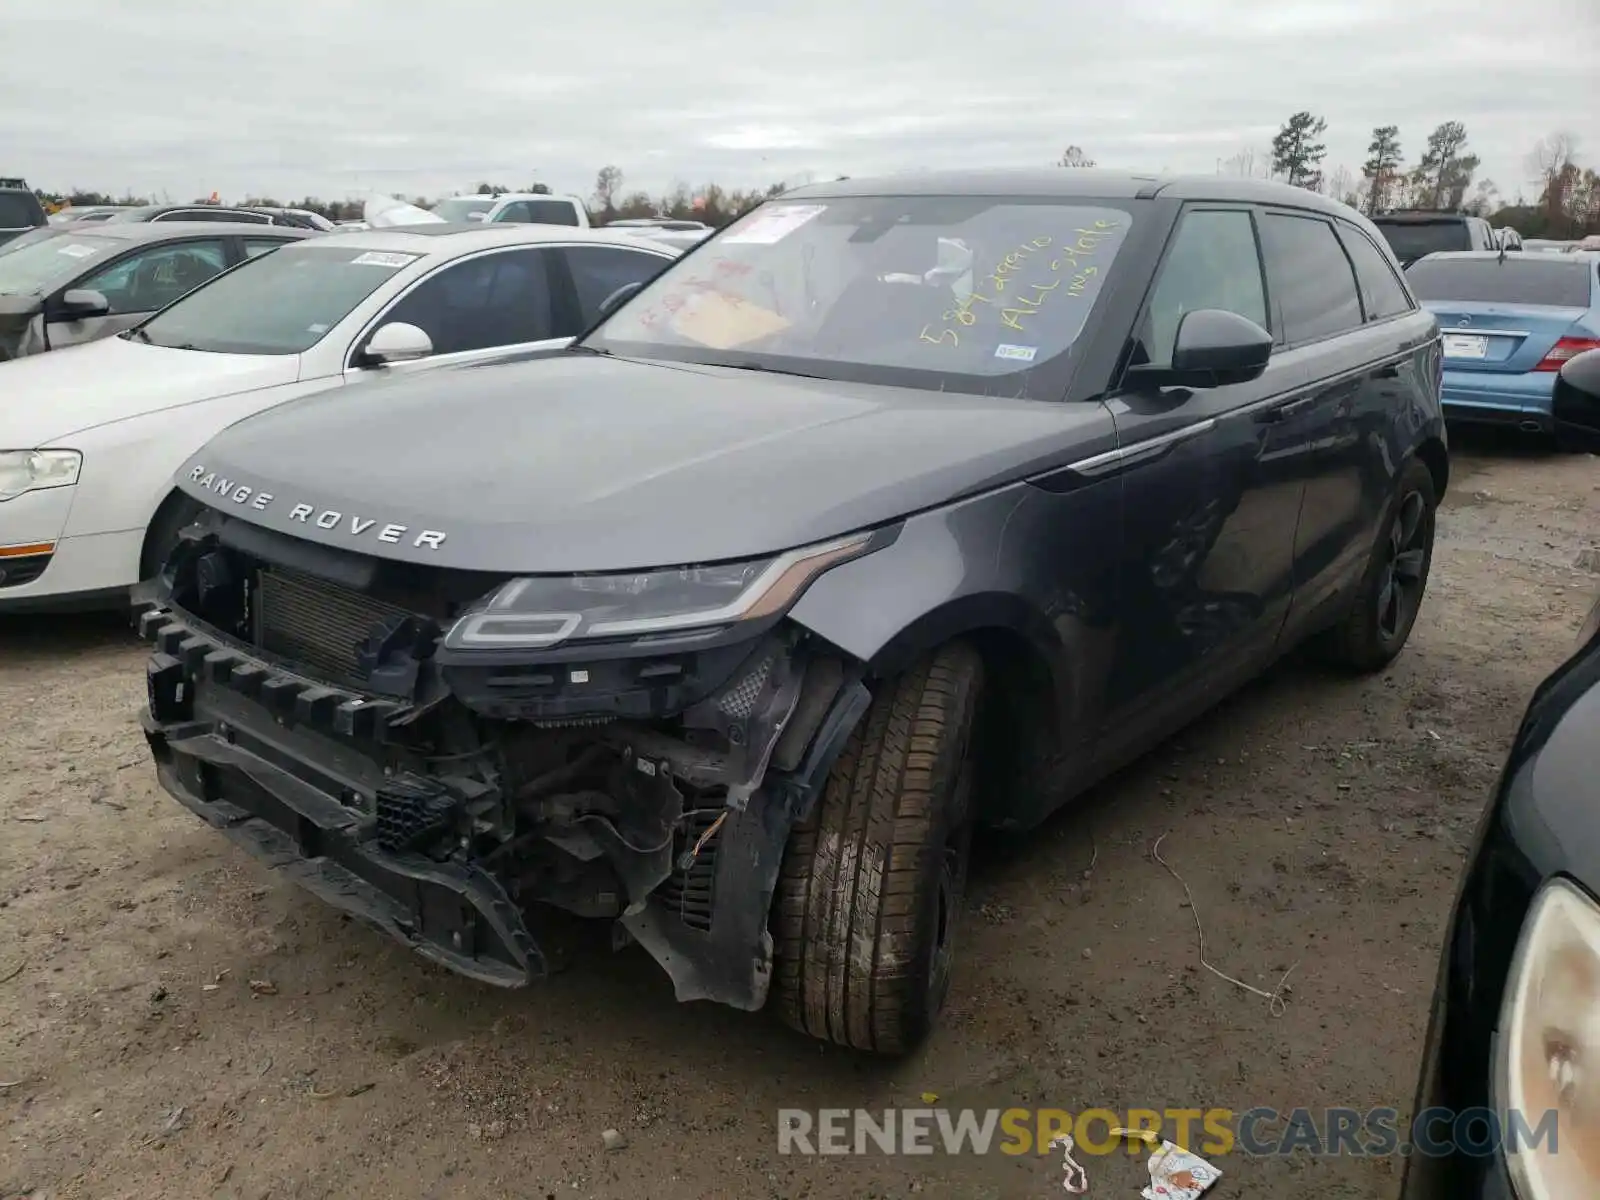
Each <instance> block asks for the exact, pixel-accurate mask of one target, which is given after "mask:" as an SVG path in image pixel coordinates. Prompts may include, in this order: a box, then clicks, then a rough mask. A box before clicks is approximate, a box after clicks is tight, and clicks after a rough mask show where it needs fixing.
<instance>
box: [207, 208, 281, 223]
mask: <svg viewBox="0 0 1600 1200" xmlns="http://www.w3.org/2000/svg"><path fill="white" fill-rule="evenodd" d="M207 220H212V221H243V222H244V223H245V224H247V225H271V224H272V218H271V217H269V216H268V215H267V214H266V213H258V212H239V211H238V210H234V211H231V212H230V211H228V210H223V211H222V212H219V213H217V214H216V215H215V216H211V217H208V218H207Z"/></svg>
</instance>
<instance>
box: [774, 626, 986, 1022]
mask: <svg viewBox="0 0 1600 1200" xmlns="http://www.w3.org/2000/svg"><path fill="white" fill-rule="evenodd" d="M982 684H983V663H982V660H981V659H980V658H979V656H978V654H977V652H976V651H975V650H973V649H972V648H971V647H970V646H967V645H964V644H960V643H952V644H950V645H948V646H945V647H944V648H942V649H941V650H939V651H938V652H937V653H935V654H933V655H932V656H931V657H928V658H926V659H924V660H922V661H921V662H919V663H918V664H916V665H915V666H913V667H912V668H910V669H909V670H907V671H906V672H905V673H904V674H902V675H900V676H898V677H897V678H895V679H893V680H891V681H889V682H887V683H886V684H885V685H884V686H883V687H882V688H881V689H880V690H879V692H878V694H877V696H876V697H875V698H874V700H873V702H872V705H871V706H870V707H869V708H868V709H867V712H866V715H865V716H864V717H863V718H862V720H861V722H860V724H859V725H858V726H857V727H856V729H855V731H854V732H853V733H852V734H851V737H850V740H849V742H848V743H847V744H846V746H845V749H844V752H843V753H842V754H841V755H840V757H839V761H838V762H837V763H836V764H835V765H834V768H833V770H832V772H831V773H830V774H829V776H828V781H827V784H826V785H825V787H824V789H823V794H822V796H821V797H820V798H819V800H818V801H817V803H816V805H815V807H814V808H813V810H812V812H811V813H810V814H809V815H808V816H807V817H806V819H805V820H803V821H802V822H800V823H799V824H798V825H796V827H795V829H794V831H793V833H792V834H791V835H790V840H789V846H788V849H787V851H786V853H785V857H784V863H783V871H782V874H781V876H780V878H779V882H778V894H777V897H776V904H775V906H774V941H775V943H776V957H777V967H776V979H775V983H776V992H777V1006H778V1012H779V1015H780V1016H781V1017H782V1018H783V1019H784V1021H785V1022H787V1023H788V1024H789V1025H791V1026H793V1027H794V1028H796V1029H798V1030H800V1031H801V1032H803V1033H808V1034H811V1035H812V1036H813V1037H818V1038H823V1039H825V1040H828V1041H833V1042H837V1043H839V1044H841V1045H845V1046H851V1047H854V1048H856V1049H858V1050H868V1051H874V1052H877V1053H882V1054H902V1053H905V1052H906V1051H908V1050H910V1049H911V1048H912V1047H914V1046H915V1045H916V1044H917V1043H918V1042H920V1041H921V1040H922V1039H923V1037H924V1036H926V1034H927V1033H928V1031H929V1030H930V1029H931V1028H932V1026H933V1023H934V1021H935V1019H936V1017H937V1016H938V1013H939V1010H940V1008H941V1007H942V1006H943V1004H944V999H945V996H946V994H947V993H948V991H949V987H950V968H951V962H952V951H953V948H954V934H955V932H956V927H957V925H958V924H959V917H960V911H961V901H962V893H963V892H964V891H965V888H966V874H967V860H968V855H969V852H970V848H971V842H972V788H973V783H974V778H975V771H974V764H973V761H972V759H973V754H972V742H973V728H974V721H975V714H976V711H977V705H978V697H979V693H980V691H981V689H982Z"/></svg>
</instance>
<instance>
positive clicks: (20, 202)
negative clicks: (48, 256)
mask: <svg viewBox="0 0 1600 1200" xmlns="http://www.w3.org/2000/svg"><path fill="white" fill-rule="evenodd" d="M49 219H50V218H49V217H48V216H47V215H46V214H45V211H44V205H42V204H40V203H39V197H38V196H36V195H34V193H33V189H32V188H30V187H29V186H28V181H27V180H25V179H18V178H14V177H10V176H0V246H3V245H5V244H6V243H7V242H9V241H10V240H11V239H12V238H14V237H17V236H18V235H20V234H24V233H27V232H28V231H29V230H30V229H37V228H39V226H41V225H43V224H45V223H46V222H47V221H48V220H49Z"/></svg>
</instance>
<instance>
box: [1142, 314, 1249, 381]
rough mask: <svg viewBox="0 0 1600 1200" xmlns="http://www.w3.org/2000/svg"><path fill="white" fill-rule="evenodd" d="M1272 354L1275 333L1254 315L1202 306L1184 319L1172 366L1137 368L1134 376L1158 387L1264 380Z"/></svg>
mask: <svg viewBox="0 0 1600 1200" xmlns="http://www.w3.org/2000/svg"><path fill="white" fill-rule="evenodd" d="M1271 357H1272V335H1271V334H1270V333H1268V332H1267V331H1266V330H1265V329H1263V328H1261V326H1259V325H1257V324H1256V323H1255V322H1254V321H1252V320H1251V319H1250V318H1249V317H1241V316H1240V315H1239V314H1238V313H1235V312H1228V311H1227V310H1226V309H1221V308H1197V309H1195V311H1193V312H1190V313H1185V314H1184V315H1183V317H1182V318H1181V319H1180V320H1179V321H1178V336H1177V339H1176V341H1175V342H1174V344H1173V348H1172V365H1171V366H1170V367H1154V366H1150V367H1134V368H1132V369H1131V370H1130V371H1129V375H1130V376H1132V377H1133V378H1135V379H1138V380H1140V381H1141V382H1147V383H1153V384H1155V385H1156V386H1158V387H1186V388H1213V387H1223V386H1225V385H1227V384H1230V383H1249V382H1250V381H1251V380H1252V379H1259V378H1260V377H1261V373H1262V372H1263V371H1265V370H1266V369H1267V360H1268V359H1270V358H1271Z"/></svg>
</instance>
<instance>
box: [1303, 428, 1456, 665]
mask: <svg viewBox="0 0 1600 1200" xmlns="http://www.w3.org/2000/svg"><path fill="white" fill-rule="evenodd" d="M1437 510H1438V496H1437V494H1436V491H1435V488H1434V482H1433V472H1432V471H1430V470H1429V469H1428V465H1427V464H1426V463H1425V462H1423V461H1422V460H1421V459H1416V458H1413V459H1411V460H1410V461H1409V462H1408V463H1406V466H1405V470H1403V471H1402V472H1401V473H1400V479H1399V482H1398V484H1397V485H1396V487H1395V491H1394V495H1393V496H1392V497H1391V498H1390V500H1389V505H1388V508H1387V509H1385V511H1384V514H1383V523H1382V524H1381V525H1380V526H1379V527H1378V540H1377V543H1376V544H1375V545H1374V546H1373V548H1372V554H1371V557H1370V559H1369V560H1368V563H1367V570H1366V573H1365V574H1364V575H1363V576H1362V578H1361V587H1360V589H1359V591H1358V592H1357V594H1356V598H1355V602H1354V603H1353V604H1352V605H1351V607H1350V611H1349V612H1348V613H1347V614H1346V615H1345V617H1344V619H1343V620H1342V621H1340V622H1339V624H1337V625H1335V626H1334V627H1333V628H1332V629H1329V630H1327V631H1326V632H1325V633H1323V634H1321V635H1319V637H1318V639H1317V643H1316V648H1317V650H1318V651H1319V652H1320V656H1321V657H1322V658H1323V659H1324V660H1325V661H1327V662H1329V663H1330V664H1332V665H1334V666H1338V667H1344V668H1346V669H1348V670H1352V671H1360V672H1372V671H1379V670H1382V669H1383V668H1384V667H1386V666H1388V665H1389V664H1390V663H1391V662H1393V661H1394V659H1395V656H1396V655H1398V654H1399V653H1400V651H1401V650H1403V649H1404V648H1405V644H1406V639H1407V638H1409V637H1410V636H1411V629H1412V626H1413V625H1415V624H1416V620H1417V613H1418V612H1419V611H1420V610H1421V608H1422V600H1423V597H1424V595H1425V594H1426V592H1427V587H1428V572H1429V570H1430V568H1431V567H1432V565H1433V534H1434V517H1435V514H1436V512H1437Z"/></svg>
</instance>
